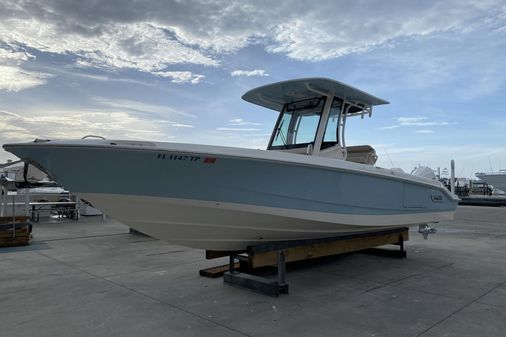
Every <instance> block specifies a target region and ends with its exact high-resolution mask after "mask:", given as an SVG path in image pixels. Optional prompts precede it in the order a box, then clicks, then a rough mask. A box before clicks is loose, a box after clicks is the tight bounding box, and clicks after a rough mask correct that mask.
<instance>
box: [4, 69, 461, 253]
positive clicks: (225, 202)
mask: <svg viewBox="0 0 506 337" xmlns="http://www.w3.org/2000/svg"><path fill="white" fill-rule="evenodd" d="M243 99H244V100H246V101H248V102H251V103H253V104H257V105H260V106H263V107H266V108H269V109H272V110H275V111H277V112H278V113H279V118H278V120H277V123H276V125H275V127H274V130H273V132H272V136H271V139H270V142H269V145H268V148H267V150H253V149H244V148H234V147H223V146H208V145H195V144H179V143H160V142H149V141H128V140H107V139H81V140H45V139H44V140H41V139H37V140H35V141H34V142H31V143H19V144H7V145H4V149H5V150H7V151H9V152H11V153H13V154H15V155H17V156H18V157H19V158H21V159H23V160H25V161H28V162H30V163H33V164H34V165H36V166H37V167H39V168H41V169H43V170H44V171H45V172H47V173H48V174H49V176H50V177H51V178H52V179H53V180H55V181H57V182H58V183H59V184H61V185H62V186H64V187H65V188H67V189H69V190H70V191H72V192H74V193H76V194H78V195H79V196H80V197H82V198H83V199H86V200H87V201H89V202H90V203H92V204H93V205H94V206H96V207H97V208H99V209H101V210H103V211H104V212H105V213H106V214H107V215H108V216H110V217H112V218H115V219H117V220H119V221H121V222H123V223H125V224H127V225H128V226H130V227H132V228H134V229H136V230H139V231H141V232H143V233H146V234H148V235H151V236H153V237H155V238H159V239H162V240H165V241H168V242H171V243H175V244H180V245H185V246H190V247H196V248H203V249H208V250H222V251H228V250H243V249H245V248H246V247H247V246H248V245H253V244H257V243H262V242H266V241H279V240H295V239H310V238H320V237H329V236H336V235H341V234H347V233H358V232H367V231H376V230H379V229H387V228H395V227H403V226H413V225H420V224H427V223H433V222H438V221H442V220H450V219H452V218H453V215H454V212H455V209H456V206H457V201H458V199H457V197H455V196H454V195H452V194H451V193H450V192H449V191H448V190H447V189H446V188H445V187H444V186H442V184H441V183H440V182H439V181H436V180H433V179H428V178H424V177H419V176H416V175H410V174H406V173H403V172H399V171H398V170H387V169H382V168H378V167H374V166H373V165H374V163H375V162H376V159H377V156H376V152H375V150H374V149H373V148H372V147H371V146H368V145H363V146H346V144H345V126H346V120H347V119H348V118H351V117H362V118H363V117H364V116H371V114H372V110H373V106H376V105H381V104H387V103H388V102H386V101H385V100H382V99H379V98H377V97H374V96H372V95H370V94H367V93H365V92H363V91H361V90H358V89H355V88H353V87H351V86H348V85H346V84H343V83H340V82H337V81H334V80H330V79H325V78H305V79H297V80H291V81H285V82H279V83H274V84H270V85H266V86H262V87H259V88H256V89H253V90H251V91H249V92H247V93H246V94H245V95H244V96H243ZM133 176H142V177H143V179H131V177H133Z"/></svg>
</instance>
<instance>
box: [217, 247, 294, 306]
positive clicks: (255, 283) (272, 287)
mask: <svg viewBox="0 0 506 337" xmlns="http://www.w3.org/2000/svg"><path fill="white" fill-rule="evenodd" d="M276 255H277V263H276V267H277V276H278V277H277V280H273V279H270V278H266V277H261V276H256V275H252V274H247V273H241V272H239V271H237V270H236V269H235V266H236V263H235V259H238V260H239V261H241V260H243V261H244V260H245V259H248V257H246V256H243V255H230V263H229V270H228V271H227V272H225V273H224V274H223V282H225V283H228V284H232V285H237V286H240V287H244V288H248V289H251V290H254V291H258V292H260V293H263V294H266V295H270V296H274V297H277V296H279V294H280V293H283V294H288V283H286V260H285V251H284V250H278V251H276Z"/></svg>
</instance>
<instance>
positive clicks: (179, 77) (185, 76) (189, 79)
mask: <svg viewBox="0 0 506 337" xmlns="http://www.w3.org/2000/svg"><path fill="white" fill-rule="evenodd" d="M153 75H157V76H162V77H168V78H172V83H178V84H182V83H191V84H198V83H200V82H201V81H202V80H203V79H204V77H205V76H204V75H199V74H193V73H192V72H191V71H157V72H153Z"/></svg>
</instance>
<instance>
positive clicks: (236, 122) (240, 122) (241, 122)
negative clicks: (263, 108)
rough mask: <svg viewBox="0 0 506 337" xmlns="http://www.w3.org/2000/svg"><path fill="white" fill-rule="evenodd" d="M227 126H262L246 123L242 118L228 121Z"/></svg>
mask: <svg viewBox="0 0 506 337" xmlns="http://www.w3.org/2000/svg"><path fill="white" fill-rule="evenodd" d="M228 124H229V125H237V126H244V125H262V123H256V122H247V121H245V120H244V119H242V118H234V119H231V120H229V121H228Z"/></svg>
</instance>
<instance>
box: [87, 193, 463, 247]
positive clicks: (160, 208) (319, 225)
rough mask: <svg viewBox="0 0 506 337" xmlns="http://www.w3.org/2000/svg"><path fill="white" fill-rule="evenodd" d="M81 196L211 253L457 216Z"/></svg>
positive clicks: (155, 233) (135, 224) (151, 231)
mask: <svg viewBox="0 0 506 337" xmlns="http://www.w3.org/2000/svg"><path fill="white" fill-rule="evenodd" d="M80 197H81V198H83V199H85V200H87V201H91V202H92V203H93V205H94V206H97V207H99V208H100V209H101V210H102V211H104V212H105V213H106V214H111V215H112V216H114V217H115V218H116V219H117V220H118V221H120V222H122V223H124V224H126V225H128V226H130V227H132V228H134V229H136V230H138V231H140V232H143V233H145V234H147V235H150V236H152V237H155V238H158V239H160V240H164V241H167V242H170V243H173V244H178V245H182V246H188V247H193V248H202V249H208V250H243V249H245V248H246V247H247V246H248V245H254V244H258V243H262V242H266V241H285V240H299V239H311V238H322V237H332V236H339V235H344V234H350V233H360V232H369V231H377V230H384V229H387V228H396V227H404V226H409V225H415V224H421V223H428V222H432V221H434V219H438V220H439V221H444V220H451V219H452V218H453V212H451V211H449V212H425V213H419V214H407V215H406V214H404V215H402V214H397V215H391V214H386V215H346V214H328V213H319V212H304V211H296V210H295V211H294V210H291V209H279V208H272V207H258V206H251V205H243V204H234V203H219V202H209V201H201V200H200V201H197V200H184V199H174V198H159V197H140V196H127V195H114V194H88V193H84V194H80Z"/></svg>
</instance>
